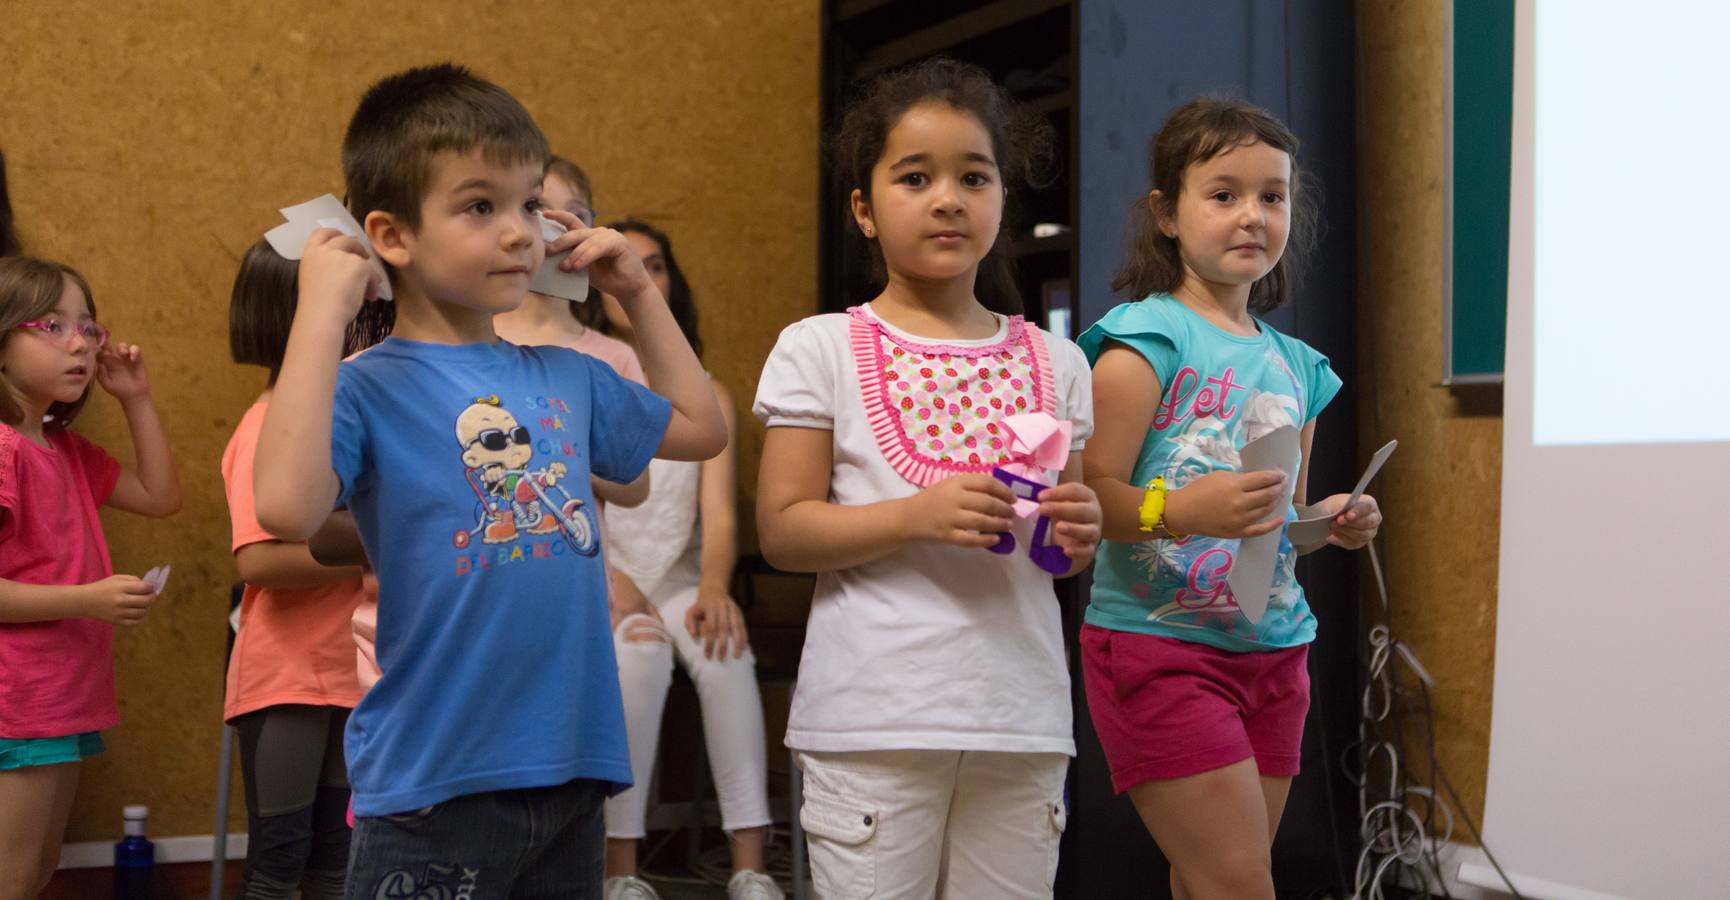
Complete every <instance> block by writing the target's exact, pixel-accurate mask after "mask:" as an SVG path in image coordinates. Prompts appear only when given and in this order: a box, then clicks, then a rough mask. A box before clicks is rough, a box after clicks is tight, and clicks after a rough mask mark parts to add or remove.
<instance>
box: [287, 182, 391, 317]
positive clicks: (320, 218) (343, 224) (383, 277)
mask: <svg viewBox="0 0 1730 900" xmlns="http://www.w3.org/2000/svg"><path fill="white" fill-rule="evenodd" d="M281 212H282V217H283V218H284V219H287V220H288V221H286V222H284V223H283V224H281V225H278V226H276V227H275V228H272V229H271V230H269V231H267V232H265V233H264V239H265V240H266V241H269V242H270V249H272V250H275V251H276V255H277V256H280V257H282V258H283V259H300V257H301V255H302V254H303V253H305V252H306V240H307V238H310V237H312V233H313V232H314V231H317V230H318V229H320V228H335V229H336V230H337V231H340V232H342V233H343V234H346V235H348V236H349V237H353V238H358V239H359V240H360V242H361V245H362V246H364V247H366V259H367V262H369V263H371V264H372V268H373V271H374V272H377V273H378V281H379V289H378V296H379V299H380V300H389V299H391V291H390V276H389V274H388V273H386V272H385V268H384V261H383V260H381V259H379V258H378V254H377V253H376V252H374V251H373V249H372V243H371V242H370V241H368V240H367V239H366V232H365V231H362V230H361V227H360V223H359V222H356V221H355V220H354V216H353V215H351V214H349V211H348V207H346V206H343V205H342V201H341V200H338V199H336V198H335V197H334V196H332V195H330V194H325V195H324V196H322V197H317V198H314V199H312V200H308V201H306V202H305V203H301V204H298V205H296V206H289V207H285V208H284V209H283V210H282V211H281Z"/></svg>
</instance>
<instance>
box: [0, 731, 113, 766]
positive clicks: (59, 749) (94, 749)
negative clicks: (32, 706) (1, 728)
mask: <svg viewBox="0 0 1730 900" xmlns="http://www.w3.org/2000/svg"><path fill="white" fill-rule="evenodd" d="M106 749H108V748H107V747H106V746H105V745H104V744H103V743H102V733H101V732H98V731H86V732H84V733H83V734H69V735H66V736H64V737H51V738H0V772H5V771H9V770H11V769H27V768H29V767H31V766H52V765H58V764H60V763H69V762H77V761H79V760H81V759H83V758H84V757H86V756H95V755H96V754H98V753H101V752H102V751H103V750H106Z"/></svg>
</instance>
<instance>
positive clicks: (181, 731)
mask: <svg viewBox="0 0 1730 900" xmlns="http://www.w3.org/2000/svg"><path fill="white" fill-rule="evenodd" d="M291 8H292V9H293V13H292V14H290V13H289V12H288V10H289V9H291ZM5 19H6V25H5V27H4V28H0V59H4V60H5V61H6V63H5V65H4V66H0V148H4V150H5V152H6V158H7V162H8V166H9V169H10V173H9V174H10V181H11V188H12V194H13V203H14V207H15V210H16V212H17V216H18V222H19V226H20V229H21V231H22V236H23V239H24V241H25V245H26V250H27V251H28V252H33V253H36V254H38V255H44V256H48V257H50V258H55V259H62V260H66V261H68V262H70V263H72V264H74V265H75V266H78V267H79V268H81V269H82V270H83V271H84V272H85V274H86V275H88V276H89V278H90V281H91V283H92V285H93V289H94V291H95V294H96V299H97V301H98V303H99V304H100V310H101V314H102V318H103V319H104V321H105V322H107V324H108V325H109V326H110V327H112V328H113V329H114V331H115V332H116V334H117V335H118V336H119V337H120V339H123V340H128V341H135V342H137V343H139V344H141V345H143V347H144V348H145V354H146V358H147V360H148V362H149V364H150V371H151V376H152V380H153V384H154V390H155V396H156V400H157V403H158V405H159V406H160V407H161V408H162V409H163V411H164V417H165V419H166V421H167V427H168V429H169V433H170V437H171V439H172V441H173V445H174V449H175V453H176V459H177V462H178V463H179V466H180V472H181V479H182V481H183V483H184V487H185V492H186V505H185V509H184V511H182V512H181V513H180V514H179V515H178V516H176V517H175V518H173V519H172V520H169V521H167V522H163V523H157V522H150V521H144V520H140V519H137V518H134V517H130V516H127V515H124V514H109V515H106V516H105V519H104V522H105V525H106V527H107V529H108V536H109V540H110V543H111V544H112V547H113V552H114V562H115V566H116V568H117V569H119V570H121V571H132V572H142V571H143V570H144V569H146V568H148V567H149V566H151V565H154V564H157V563H161V562H172V563H173V564H174V575H173V580H172V583H171V585H170V586H169V589H168V591H167V593H166V594H165V595H164V597H163V599H162V601H161V605H160V606H159V607H158V608H157V609H156V610H155V611H154V612H153V614H152V616H151V618H150V620H149V621H148V622H147V623H146V624H145V625H143V626H142V627H140V628H138V629H137V630H134V631H130V632H127V633H124V634H122V635H120V637H119V639H118V640H117V642H116V648H117V650H116V652H117V656H118V661H119V662H118V669H119V679H120V698H121V717H122V723H121V725H120V727H119V728H117V729H114V730H113V731H112V732H110V733H109V734H108V742H109V748H110V749H109V752H108V753H107V754H105V755H103V756H101V757H98V758H97V759H95V760H94V761H92V762H91V763H90V764H89V765H87V766H86V767H85V772H84V779H83V785H82V786H81V788H80V791H79V797H78V801H77V806H76V809H75V810H74V813H73V821H72V825H71V828H70V829H69V833H68V835H67V838H68V840H71V841H80V840H99V839H112V838H113V837H115V836H117V835H118V833H119V830H120V820H119V819H120V812H119V808H120V806H121V805H122V804H123V803H140V802H142V803H149V804H150V806H151V808H152V823H151V826H152V831H153V833H155V834H158V835H174V834H203V833H209V831H210V829H211V824H212V822H211V815H212V810H213V805H212V804H213V797H214V790H213V782H214V779H215V771H216V768H217V758H216V749H217V737H218V721H219V716H220V709H221V694H222V681H221V678H222V666H223V640H224V637H223V636H224V628H225V626H224V624H223V619H224V614H225V613H226V610H227V598H228V585H229V583H230V582H231V581H232V580H233V579H234V578H235V577H236V576H235V571H234V566H233V563H232V560H231V557H230V555H229V552H228V515H227V508H226V505H225V503H224V501H223V493H222V481H221V476H220V473H219V471H218V465H217V464H218V459H219V457H220V455H221V453H222V448H223V445H224V444H225V443H226V441H227V439H228V435H229V434H230V432H231V431H232V429H233V427H234V425H235V423H236V421H238V419H239V416H240V414H241V412H242V411H244V409H245V408H246V406H247V405H248V403H250V401H251V400H252V398H253V397H254V396H255V395H256V393H257V392H258V390H259V389H260V388H261V387H262V386H263V373H262V372H260V371H257V370H248V369H242V368H239V367H236V366H233V365H231V364H229V362H228V353H227V343H226V341H227V331H226V329H227V320H226V315H227V295H228V286H229V283H230V281H231V280H232V278H233V273H234V266H235V264H236V262H237V261H238V258H239V254H240V252H241V251H242V250H244V248H245V247H246V246H247V245H248V244H250V243H251V242H252V241H253V240H254V239H255V238H256V237H258V236H259V235H260V234H262V233H263V231H264V230H265V229H266V228H267V227H269V226H270V225H272V224H274V223H275V222H277V221H279V220H280V217H278V216H277V215H276V212H275V210H276V208H277V207H279V206H285V205H288V204H290V203H294V202H298V201H301V200H304V199H307V198H310V197H312V196H314V195H317V194H319V193H323V192H325V191H332V192H340V189H341V184H340V178H341V174H340V171H339V168H338V163H337V148H338V142H339V141H340V138H341V132H342V128H343V125H344V124H345V123H346V121H347V117H348V115H349V114H350V112H352V110H353V108H354V104H355V101H356V100H357V99H358V96H359V93H360V91H361V90H362V89H364V88H365V86H366V85H367V84H368V83H369V82H371V81H372V80H374V79H376V78H377V77H379V76H381V75H384V74H387V73H389V72H392V71H395V70H398V69H401V68H404V67H406V66H409V65H415V64H420V63H425V62H433V61H439V60H444V59H454V60H457V61H460V62H463V63H466V64H468V65H470V66H472V67H473V68H475V69H476V71H478V72H479V73H480V74H482V75H483V76H485V77H488V78H490V79H492V80H494V81H496V82H498V83H500V84H502V85H504V86H505V87H506V88H508V89H509V90H511V91H512V92H513V93H515V94H516V95H517V97H519V98H520V99H521V100H522V101H523V102H524V104H525V105H527V106H528V108H529V109H530V111H531V112H533V113H534V114H535V116H536V118H537V119H538V120H539V121H540V123H541V126H542V128H543V129H544V130H545V131H546V132H547V136H548V137H549V138H550V139H551V141H552V145H553V147H554V148H555V150H556V151H557V152H559V153H562V154H564V155H566V156H569V157H571V158H572V159H574V160H576V161H577V162H578V163H579V164H581V165H583V166H584V167H585V168H587V169H588V171H589V173H590V174H591V175H592V176H593V177H594V178H595V180H596V194H597V200H598V205H599V207H600V209H601V215H602V216H603V217H605V218H612V217H614V216H622V215H624V214H627V213H630V214H636V215H639V216H643V217H646V218H650V219H652V220H654V221H656V222H657V223H659V224H661V225H663V226H664V227H665V229H666V230H667V232H668V233H669V234H670V235H671V236H672V238H673V240H674V242H675V244H676V246H677V248H678V252H679V257H680V260H681V262H682V264H683V266H684V267H685V269H686V271H687V274H688V275H689V276H690V278H691V280H692V283H693V285H694V287H695V289H696V291H697V295H698V301H699V303H700V304H701V305H702V308H703V314H704V319H703V324H704V336H705V338H706V339H707V343H708V345H709V348H710V349H709V360H708V361H709V365H710V368H711V369H712V370H713V371H714V372H715V374H716V376H717V377H719V378H720V379H722V380H723V381H725V382H726V383H727V384H728V385H730V386H731V387H732V388H733V389H734V392H735V393H736V394H737V395H738V397H739V404H740V413H741V416H742V417H743V418H745V419H747V420H748V417H749V411H748V407H749V404H750V398H751V396H752V394H753V392H754V390H755V386H756V378H757V374H758V371H759V368H760V366H761V363H762V360H763V358H764V357H765V356H767V355H768V351H769V349H770V347H771V346H772V345H773V343H774V338H775V335H776V333H777V331H778V330H779V328H780V326H781V325H782V324H784V323H786V322H789V321H791V320H793V319H794V318H797V317H798V316H801V315H805V314H808V313H809V312H811V311H813V310H814V308H815V298H814V293H813V292H814V290H815V286H816V243H817V242H816V232H815V224H816V222H815V212H816V210H815V206H816V185H817V173H816V165H817V127H818V125H817V119H818V115H817V76H818V27H819V20H818V4H817V3H816V2H814V0H678V2H655V3H642V2H635V3H633V2H623V0H594V2H586V3H581V4H541V5H525V4H514V3H512V4H507V3H501V2H489V0H469V2H457V0H416V2H412V3H405V2H389V3H382V2H380V3H368V4H359V3H348V4H322V5H299V4H296V5H294V6H292V7H291V6H290V5H288V4H280V5H278V4H236V5H229V4H209V3H194V2H187V0H165V2H155V3H149V4H143V3H123V4H103V3H94V2H89V0H63V2H56V3H51V4H50V3H45V2H36V0H32V2H29V3H17V2H13V3H9V4H7V8H6V13H5ZM80 425H81V429H82V430H83V431H84V432H85V433H86V434H87V435H88V436H90V437H91V438H92V439H94V440H96V441H98V442H99V443H101V444H103V445H104V446H107V447H109V448H111V449H112V450H113V451H114V452H115V453H116V455H117V456H120V457H121V458H122V460H123V461H128V460H130V456H131V452H130V444H129V442H128V440H127V439H126V436H125V430H124V422H123V421H122V419H121V417H120V415H119V412H118V409H117V407H116V406H115V404H114V403H113V402H112V400H111V399H110V398H107V397H100V398H98V399H95V400H93V402H92V403H91V405H90V407H89V408H88V409H87V411H86V412H85V414H84V416H83V418H82V419H81V420H80ZM743 432H744V443H743V446H742V460H741V463H740V475H741V480H742V483H743V490H742V492H741V493H742V497H741V509H742V510H743V511H744V513H745V514H744V515H742V516H741V520H742V521H743V522H745V523H747V525H746V527H747V529H748V528H749V524H748V523H750V522H751V517H750V515H749V510H750V509H751V506H752V497H753V496H754V491H755V483H756V472H757V465H756V459H757V454H758V452H759V450H760V445H761V429H753V428H750V427H748V424H747V427H745V428H744V429H743ZM746 542H747V544H748V545H754V541H752V539H751V538H750V537H749V536H747V537H746ZM238 796H239V795H238V792H237V793H236V798H237V799H236V801H235V804H236V806H237V807H238V806H239V800H238ZM234 821H235V822H236V823H237V824H238V823H240V821H241V819H240V818H239V817H238V816H237V817H236V818H235V819H234Z"/></svg>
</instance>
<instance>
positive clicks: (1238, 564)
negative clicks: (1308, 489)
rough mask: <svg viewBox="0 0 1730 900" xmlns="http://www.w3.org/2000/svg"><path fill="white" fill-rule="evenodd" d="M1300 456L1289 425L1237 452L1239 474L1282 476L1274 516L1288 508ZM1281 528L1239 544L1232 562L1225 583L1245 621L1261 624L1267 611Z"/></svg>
mask: <svg viewBox="0 0 1730 900" xmlns="http://www.w3.org/2000/svg"><path fill="white" fill-rule="evenodd" d="M1301 455H1302V448H1301V446H1300V445H1299V440H1298V430H1297V429H1296V428H1293V427H1292V426H1290V425H1281V426H1280V427H1278V428H1275V429H1274V430H1272V431H1270V432H1268V433H1267V434H1264V435H1262V436H1261V437H1259V438H1256V439H1255V440H1253V441H1250V442H1249V443H1247V444H1245V445H1244V446H1243V450H1241V451H1239V453H1238V459H1239V461H1240V462H1239V465H1238V471H1240V472H1264V471H1267V470H1269V469H1278V470H1280V471H1282V472H1284V473H1285V493H1284V495H1283V496H1282V497H1281V498H1280V502H1279V505H1278V507H1277V509H1278V510H1279V511H1278V512H1277V513H1276V515H1278V516H1280V517H1281V518H1284V517H1285V511H1286V509H1287V508H1288V507H1289V506H1290V505H1291V497H1292V490H1293V488H1295V487H1296V485H1297V470H1298V459H1299V457H1300V456H1301ZM1284 531H1285V530H1284V529H1282V528H1276V529H1274V530H1273V531H1270V532H1268V533H1267V534H1264V535H1260V536H1258V537H1251V538H1244V539H1243V540H1241V541H1239V542H1238V545H1237V558H1236V559H1234V560H1233V561H1232V564H1231V574H1230V575H1227V576H1226V579H1225V581H1226V584H1228V585H1230V586H1231V595H1232V597H1233V598H1234V599H1236V600H1237V608H1238V609H1240V610H1242V611H1243V615H1244V618H1246V619H1248V620H1250V621H1251V622H1260V621H1261V617H1262V614H1263V613H1265V612H1267V603H1268V599H1269V597H1268V592H1269V591H1271V590H1272V589H1273V570H1274V566H1275V565H1276V564H1278V562H1279V542H1280V538H1281V537H1282V536H1283V535H1284Z"/></svg>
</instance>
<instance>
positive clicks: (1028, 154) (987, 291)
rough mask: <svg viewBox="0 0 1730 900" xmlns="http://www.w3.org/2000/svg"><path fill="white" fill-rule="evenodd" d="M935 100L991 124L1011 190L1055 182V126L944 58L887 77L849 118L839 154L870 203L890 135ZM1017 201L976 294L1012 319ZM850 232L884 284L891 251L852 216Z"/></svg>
mask: <svg viewBox="0 0 1730 900" xmlns="http://www.w3.org/2000/svg"><path fill="white" fill-rule="evenodd" d="M931 101H936V102H940V103H945V104H948V105H949V106H951V107H954V108H955V109H957V110H960V111H962V112H965V113H968V114H970V115H972V116H973V117H974V118H976V119H978V120H979V124H981V125H983V126H984V127H985V132H986V133H987V134H989V135H990V136H991V151H992V155H993V156H995V157H996V159H997V170H998V172H999V173H1001V174H1002V177H1003V184H1004V187H1005V189H1007V188H1009V187H1012V186H1014V183H1021V184H1028V185H1032V186H1035V187H1038V186H1041V185H1042V184H1043V183H1045V182H1046V181H1047V180H1048V179H1047V173H1048V171H1049V169H1050V168H1051V162H1052V134H1053V132H1052V128H1051V125H1050V124H1049V123H1047V122H1046V121H1045V120H1044V119H1043V118H1041V117H1039V116H1037V115H1033V114H1030V113H1027V112H1025V111H1024V110H1022V109H1021V108H1020V107H1018V106H1017V105H1016V103H1015V100H1014V98H1012V97H1011V96H1010V94H1009V92H1008V91H1006V90H1004V89H1003V88H1001V87H999V86H998V85H997V84H996V83H995V82H993V81H992V80H991V76H990V75H989V74H987V73H986V71H985V70H984V69H982V68H980V67H978V66H975V65H970V64H968V63H963V62H958V61H956V60H953V59H949V58H946V57H936V58H934V59H928V60H925V61H924V62H920V63H915V64H914V65H911V66H909V67H907V68H905V69H899V70H896V71H893V72H890V73H888V74H886V75H881V76H879V77H878V78H877V79H876V80H874V81H872V82H871V83H870V84H869V85H868V86H867V87H866V88H865V90H864V93H863V94H861V95H860V96H859V98H858V99H857V100H855V101H854V102H853V104H852V105H851V106H849V107H848V108H847V113H846V115H845V116H843V117H842V120H841V128H840V130H839V131H838V132H837V133H836V134H835V139H834V142H833V147H832V152H833V154H834V157H835V160H836V163H837V164H838V165H839V167H840V170H841V173H842V175H843V176H844V177H846V178H847V179H848V180H849V181H848V183H849V184H850V185H851V186H852V187H854V188H857V189H858V190H859V192H860V193H861V195H862V196H864V198H865V201H866V202H867V203H869V202H870V201H871V170H872V169H873V168H875V167H876V165H877V161H878V160H879V159H881V158H882V157H883V146H884V145H885V144H886V143H888V141H889V132H890V131H891V130H892V129H894V127H895V125H896V124H897V123H898V122H900V121H901V117H902V116H903V115H905V114H906V113H907V111H908V110H909V109H912V108H913V107H915V106H918V105H919V104H921V103H926V102H931ZM1014 196H1015V194H1014V193H1013V192H1011V193H1010V194H1009V196H1008V197H1006V198H1005V199H1004V208H1003V220H1002V222H1001V223H1000V224H999V225H998V229H997V237H996V240H995V241H994V242H993V243H992V245H991V250H990V251H988V252H987V253H986V254H985V258H984V259H982V260H980V261H979V275H978V277H977V279H976V280H975V282H974V286H973V293H974V296H976V297H978V298H979V302H980V303H982V304H983V305H984V306H985V308H986V309H989V310H991V311H993V312H999V313H1007V314H1013V313H1019V312H1021V310H1022V304H1021V289H1020V288H1019V287H1017V286H1016V282H1015V266H1014V262H1013V260H1012V259H1011V258H1010V256H1011V250H1010V243H1011V240H1012V238H1011V235H1012V234H1013V233H1014V230H1013V228H1012V227H1011V224H1012V222H1013V221H1014V215H1013V212H1014V207H1013V204H1012V203H1011V202H1010V201H1011V200H1012V199H1013V198H1014ZM845 233H846V234H847V235H848V238H847V239H848V241H849V242H854V243H853V244H852V246H854V247H857V246H858V243H857V242H863V243H864V245H865V247H866V250H867V252H868V253H869V254H870V257H871V273H872V278H873V279H874V281H875V282H876V283H878V284H882V283H884V282H885V281H886V280H887V279H888V276H889V272H888V269H887V268H886V267H885V265H884V262H883V251H882V249H881V248H880V247H878V245H877V242H876V241H875V240H868V239H866V238H865V237H864V236H863V235H861V234H860V233H859V229H858V228H856V227H853V222H852V215H851V212H850V211H849V214H848V227H847V228H846V229H845Z"/></svg>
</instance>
